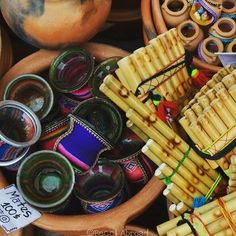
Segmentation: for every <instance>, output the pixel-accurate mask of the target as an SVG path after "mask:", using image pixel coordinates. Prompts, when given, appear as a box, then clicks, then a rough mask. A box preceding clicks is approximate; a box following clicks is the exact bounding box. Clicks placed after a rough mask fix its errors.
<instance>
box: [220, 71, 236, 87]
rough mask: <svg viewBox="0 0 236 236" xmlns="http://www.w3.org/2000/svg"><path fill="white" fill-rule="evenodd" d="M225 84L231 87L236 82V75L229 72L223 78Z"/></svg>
mask: <svg viewBox="0 0 236 236" xmlns="http://www.w3.org/2000/svg"><path fill="white" fill-rule="evenodd" d="M222 83H223V84H224V86H225V87H226V88H227V89H229V88H230V87H231V86H232V85H234V84H236V77H234V76H232V74H229V75H227V76H225V77H224V78H223V79H222Z"/></svg>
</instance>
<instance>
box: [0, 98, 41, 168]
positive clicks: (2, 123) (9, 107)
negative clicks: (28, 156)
mask: <svg viewBox="0 0 236 236" xmlns="http://www.w3.org/2000/svg"><path fill="white" fill-rule="evenodd" d="M40 135H41V124H40V121H39V119H38V117H37V116H36V115H35V113H34V112H32V111H31V110H30V109H29V108H28V107H27V106H25V105H23V104H22V103H19V102H16V101H11V100H5V101H1V102H0V166H8V165H13V164H15V163H17V162H18V161H20V160H21V159H22V158H23V157H24V156H25V152H27V149H28V147H30V146H31V145H33V144H35V143H36V142H37V141H38V139H39V137H40Z"/></svg>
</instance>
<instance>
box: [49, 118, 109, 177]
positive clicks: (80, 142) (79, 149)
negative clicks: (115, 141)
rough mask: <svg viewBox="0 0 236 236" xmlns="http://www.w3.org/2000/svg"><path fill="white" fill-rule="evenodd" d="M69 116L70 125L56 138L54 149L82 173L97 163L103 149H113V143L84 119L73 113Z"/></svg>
mask: <svg viewBox="0 0 236 236" xmlns="http://www.w3.org/2000/svg"><path fill="white" fill-rule="evenodd" d="M69 118H70V123H69V124H70V127H69V129H68V131H66V132H65V133H64V134H62V135H61V136H60V137H59V138H58V139H57V140H56V142H55V144H54V148H53V150H54V151H57V152H60V153H61V154H62V155H64V156H65V157H66V158H67V159H68V160H69V161H70V162H71V163H73V164H74V165H75V166H77V168H78V169H80V172H81V173H85V172H88V171H89V170H90V169H91V168H92V167H93V166H94V165H95V164H96V162H97V160H98V158H99V155H100V154H101V153H102V152H103V151H105V150H109V149H111V145H110V143H109V142H107V140H106V139H105V138H104V137H103V136H101V135H99V134H98V133H97V132H96V130H95V129H93V128H92V127H91V126H89V125H88V124H87V123H86V122H85V121H84V120H82V119H80V118H79V117H77V116H75V115H73V114H70V115H69ZM77 173H79V171H77Z"/></svg>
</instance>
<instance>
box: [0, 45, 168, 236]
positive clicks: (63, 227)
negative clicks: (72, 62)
mask: <svg viewBox="0 0 236 236" xmlns="http://www.w3.org/2000/svg"><path fill="white" fill-rule="evenodd" d="M81 46H82V47H83V48H85V49H86V50H88V51H89V52H90V53H92V54H93V55H94V57H95V58H96V60H98V61H101V60H104V59H107V58H109V57H114V56H122V57H124V56H127V55H128V52H126V51H123V50H121V49H118V48H115V47H112V46H108V45H105V44H97V43H85V44H83V45H81ZM59 53H60V52H59V51H47V50H39V51H37V52H35V53H33V54H31V55H29V56H27V57H26V58H24V59H22V60H21V61H20V62H18V63H17V64H16V65H14V66H13V67H12V68H11V69H10V70H9V71H8V72H7V73H6V74H5V76H4V77H3V78H2V80H1V81H0V96H1V98H2V96H3V91H4V88H5V87H6V85H7V84H8V82H9V81H11V80H12V79H13V78H15V77H16V76H19V75H21V74H25V73H34V74H40V73H42V72H43V71H45V70H46V69H48V67H49V66H50V63H51V61H52V60H53V59H54V58H55V57H56V56H57V55H58V54H59ZM6 184H7V182H6V180H5V179H4V176H3V174H2V173H1V172H0V188H1V187H3V186H5V185H6ZM163 188H164V184H163V183H162V182H161V181H159V180H158V178H156V177H152V179H151V180H150V181H149V182H148V183H147V184H146V185H145V186H144V187H143V189H142V190H141V191H139V192H138V193H137V194H136V195H135V196H133V197H132V198H131V199H129V200H128V201H126V202H125V203H123V204H121V205H120V206H119V207H116V208H114V209H112V210H109V211H107V212H104V213H98V214H92V215H73V216H71V215H67V216H62V215H54V214H43V216H42V217H41V218H40V219H38V220H37V221H35V222H34V223H33V224H34V225H35V226H37V227H39V228H43V229H46V230H50V231H57V232H62V233H63V232H64V233H77V235H83V234H86V233H87V232H88V230H89V229H93V230H112V231H114V232H117V234H120V233H121V232H122V230H123V229H124V226H125V225H126V224H127V223H128V222H130V221H131V220H133V219H134V218H135V217H137V216H139V215H140V214H141V213H142V212H144V211H145V209H146V208H147V207H148V206H150V205H151V204H152V203H153V201H154V200H155V199H156V198H157V197H158V196H159V195H160V194H161V192H162V190H163ZM144 196H145V197H144ZM88 222H89V223H88Z"/></svg>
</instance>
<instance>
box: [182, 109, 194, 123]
mask: <svg viewBox="0 0 236 236" xmlns="http://www.w3.org/2000/svg"><path fill="white" fill-rule="evenodd" d="M184 115H185V116H186V118H187V119H188V120H189V121H190V123H191V122H193V121H195V120H196V119H197V116H196V114H195V113H194V111H193V110H192V109H191V108H189V109H188V110H186V111H185V112H184Z"/></svg>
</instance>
